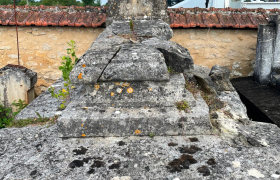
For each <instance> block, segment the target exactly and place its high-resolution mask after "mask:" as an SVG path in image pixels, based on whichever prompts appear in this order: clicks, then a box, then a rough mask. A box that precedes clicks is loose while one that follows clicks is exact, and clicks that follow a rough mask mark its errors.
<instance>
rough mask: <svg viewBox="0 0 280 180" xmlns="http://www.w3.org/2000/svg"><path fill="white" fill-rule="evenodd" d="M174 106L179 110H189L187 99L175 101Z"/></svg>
mask: <svg viewBox="0 0 280 180" xmlns="http://www.w3.org/2000/svg"><path fill="white" fill-rule="evenodd" d="M176 107H177V109H178V110H179V111H185V112H189V109H190V106H189V104H188V102H187V101H178V102H176Z"/></svg>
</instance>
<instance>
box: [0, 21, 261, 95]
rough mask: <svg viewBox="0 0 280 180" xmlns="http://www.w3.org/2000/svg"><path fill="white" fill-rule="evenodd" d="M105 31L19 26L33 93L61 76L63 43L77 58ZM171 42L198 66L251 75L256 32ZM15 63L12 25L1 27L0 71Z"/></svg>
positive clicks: (181, 35) (188, 36)
mask: <svg viewBox="0 0 280 180" xmlns="http://www.w3.org/2000/svg"><path fill="white" fill-rule="evenodd" d="M103 30H104V28H85V27H35V26H31V27H30V26H29V27H19V28H18V33H19V46H20V64H21V65H23V66H25V67H27V68H29V69H32V70H34V71H35V72H37V73H38V82H37V85H36V86H35V92H36V94H37V95H39V94H40V93H41V92H42V91H44V90H46V89H47V87H48V86H50V85H51V84H52V83H54V82H55V81H56V80H57V79H58V78H59V77H60V76H61V72H60V71H59V70H58V67H59V66H60V62H61V59H60V57H61V56H63V55H66V49H67V48H68V45H67V43H66V42H69V41H70V40H74V41H75V42H76V45H77V49H78V50H77V56H78V57H80V56H81V55H83V53H84V52H85V51H86V50H87V49H88V48H89V47H90V45H91V44H92V42H93V41H94V40H95V39H96V37H97V36H98V35H99V34H100V33H101V32H102V31H103ZM173 30H174V37H173V38H172V39H171V40H172V41H175V42H178V43H179V44H181V45H182V46H184V47H186V48H188V49H189V50H190V53H191V55H192V57H193V59H194V62H195V63H196V64H199V65H204V66H207V67H209V68H211V67H212V66H213V65H215V64H219V65H222V66H227V67H228V68H229V69H231V70H233V71H232V72H233V75H235V76H233V77H237V76H248V74H249V73H252V70H253V67H252V64H253V62H254V60H255V51H256V43H257V29H253V30H252V29H251V30H240V29H238V30H236V29H226V30H223V29H202V28H197V29H173ZM7 64H17V50H16V32H15V26H0V68H1V67H3V66H5V65H7Z"/></svg>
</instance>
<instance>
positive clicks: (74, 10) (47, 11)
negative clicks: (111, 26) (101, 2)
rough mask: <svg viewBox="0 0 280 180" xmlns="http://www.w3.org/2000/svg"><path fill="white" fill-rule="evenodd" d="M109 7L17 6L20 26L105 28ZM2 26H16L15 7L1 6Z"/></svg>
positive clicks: (0, 19) (0, 20)
mask: <svg viewBox="0 0 280 180" xmlns="http://www.w3.org/2000/svg"><path fill="white" fill-rule="evenodd" d="M106 8H107V7H93V6H86V7H78V6H70V7H68V6H43V5H41V6H17V22H18V25H20V26H32V25H34V26H77V27H79V26H85V27H98V26H105V20H106ZM0 25H15V17H14V10H13V6H11V5H7V6H1V5H0Z"/></svg>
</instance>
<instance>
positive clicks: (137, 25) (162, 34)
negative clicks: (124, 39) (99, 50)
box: [112, 20, 173, 41]
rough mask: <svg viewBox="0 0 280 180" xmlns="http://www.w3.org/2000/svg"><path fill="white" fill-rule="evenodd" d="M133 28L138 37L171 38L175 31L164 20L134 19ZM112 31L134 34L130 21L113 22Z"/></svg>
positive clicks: (117, 33)
mask: <svg viewBox="0 0 280 180" xmlns="http://www.w3.org/2000/svg"><path fill="white" fill-rule="evenodd" d="M133 25H134V27H133V30H134V32H135V33H136V34H137V36H138V37H140V38H141V37H143V38H145V37H149V38H151V37H157V38H159V39H163V40H167V41H168V40H170V39H171V38H172V37H173V31H172V29H171V28H170V26H169V25H168V24H167V23H165V22H163V21H162V20H148V21H146V20H142V21H141V20H140V21H139V20H138V21H133ZM112 32H113V33H114V34H115V35H119V34H132V31H131V28H130V25H129V21H115V22H114V23H113V24H112Z"/></svg>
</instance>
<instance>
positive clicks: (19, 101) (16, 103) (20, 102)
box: [12, 99, 28, 116]
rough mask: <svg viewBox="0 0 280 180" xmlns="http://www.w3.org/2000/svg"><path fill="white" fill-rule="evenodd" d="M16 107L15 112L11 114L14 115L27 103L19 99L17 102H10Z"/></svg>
mask: <svg viewBox="0 0 280 180" xmlns="http://www.w3.org/2000/svg"><path fill="white" fill-rule="evenodd" d="M12 105H13V106H15V107H16V112H13V116H16V115H17V114H18V113H19V112H20V111H21V110H23V109H24V108H25V107H26V106H27V105H28V104H26V103H25V100H21V99H19V100H18V102H16V100H14V102H13V103H12Z"/></svg>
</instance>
